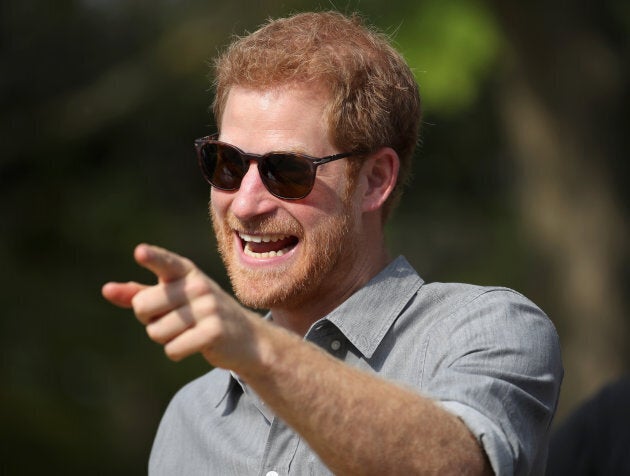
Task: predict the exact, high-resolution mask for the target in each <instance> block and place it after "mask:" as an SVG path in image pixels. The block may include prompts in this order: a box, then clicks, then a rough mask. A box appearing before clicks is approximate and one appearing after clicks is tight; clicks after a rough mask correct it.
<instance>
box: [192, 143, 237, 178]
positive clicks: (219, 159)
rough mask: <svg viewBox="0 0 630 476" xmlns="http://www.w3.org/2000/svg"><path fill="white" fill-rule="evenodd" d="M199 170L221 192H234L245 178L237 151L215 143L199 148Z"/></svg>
mask: <svg viewBox="0 0 630 476" xmlns="http://www.w3.org/2000/svg"><path fill="white" fill-rule="evenodd" d="M199 153H200V157H201V169H202V171H203V174H204V176H205V177H206V180H208V182H210V183H211V184H212V185H214V186H215V187H216V188H219V189H221V190H236V189H238V188H239V187H240V185H241V180H242V179H243V177H244V176H245V172H246V171H245V165H244V163H243V159H242V157H241V154H240V152H239V151H238V150H236V149H234V148H232V147H229V146H226V145H223V144H216V143H212V142H210V143H208V144H205V145H203V146H202V147H201V149H200V151H199Z"/></svg>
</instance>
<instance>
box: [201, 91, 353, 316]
mask: <svg viewBox="0 0 630 476" xmlns="http://www.w3.org/2000/svg"><path fill="white" fill-rule="evenodd" d="M325 106H326V96H325V95H324V94H322V93H320V92H317V91H313V90H306V89H301V88H300V89H294V88H291V89H287V88H284V89H280V90H274V91H255V90H250V89H244V88H239V87H235V88H233V89H232V90H231V91H230V94H229V97H228V100H227V103H226V106H225V110H224V115H223V118H222V123H221V136H220V140H221V141H223V142H227V143H230V144H233V145H235V146H237V147H238V148H240V149H241V150H243V151H245V152H251V153H257V154H264V153H266V152H271V151H295V152H302V153H306V154H308V155H311V156H315V157H323V156H327V155H332V154H335V153H339V152H345V151H339V150H336V149H335V147H333V145H332V144H331V143H330V141H329V140H328V137H327V123H326V120H325V116H324V109H325ZM346 166H347V161H346V160H345V159H343V160H338V161H335V162H330V163H328V164H325V165H323V166H320V167H319V168H318V170H317V176H316V180H315V185H314V188H313V190H312V192H311V193H310V194H309V195H308V196H306V197H305V198H303V199H301V200H291V201H289V200H282V199H279V198H276V197H274V196H273V195H271V194H270V193H269V192H268V191H267V189H266V188H265V187H264V185H263V183H262V182H261V179H260V176H259V174H258V169H257V165H256V163H255V162H252V163H251V165H250V167H249V170H248V172H247V174H246V175H245V177H244V178H243V181H242V183H241V186H240V188H239V189H238V190H236V191H233V192H226V191H221V190H218V189H215V188H212V192H211V202H210V211H211V216H212V222H213V226H214V230H215V233H216V236H217V241H218V244H219V250H220V252H221V255H222V257H223V260H224V262H225V264H226V267H227V270H228V273H229V275H230V279H231V281H232V285H233V287H234V291H235V293H236V295H237V297H238V298H239V299H240V300H241V302H242V303H243V304H245V305H248V306H251V307H255V308H285V309H290V308H296V307H298V306H303V305H305V304H307V303H309V302H311V303H312V302H316V301H317V300H322V301H326V300H334V299H335V297H336V294H340V293H343V292H344V291H345V290H344V288H345V287H348V286H352V284H353V282H354V281H353V279H354V278H356V276H353V272H352V271H353V269H355V268H356V261H357V252H356V251H357V247H356V243H355V242H353V239H352V236H355V235H357V234H358V228H357V223H358V221H359V219H358V217H359V213H358V210H359V208H358V207H357V206H356V205H354V204H353V203H354V200H353V197H352V192H353V187H352V186H350V185H349V183H348V180H347V177H346Z"/></svg>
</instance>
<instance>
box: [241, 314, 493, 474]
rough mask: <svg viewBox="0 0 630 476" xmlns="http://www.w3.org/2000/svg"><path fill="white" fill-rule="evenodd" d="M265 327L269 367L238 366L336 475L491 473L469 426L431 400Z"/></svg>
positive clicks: (263, 338)
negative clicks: (242, 367) (241, 367)
mask: <svg viewBox="0 0 630 476" xmlns="http://www.w3.org/2000/svg"><path fill="white" fill-rule="evenodd" d="M260 331H261V332H262V334H261V336H260V345H261V349H262V352H261V354H260V355H261V356H263V361H262V362H261V363H262V367H258V366H252V367H249V368H244V369H239V370H238V371H239V373H240V374H241V376H242V377H243V378H244V379H245V380H246V381H247V383H248V384H249V385H250V386H251V387H252V388H253V389H254V390H255V391H256V392H257V393H258V395H259V396H260V397H261V398H262V399H263V400H264V401H265V402H266V403H267V405H269V407H270V408H272V409H273V410H274V411H275V413H276V414H277V415H278V416H279V417H280V418H282V419H283V420H284V421H285V422H286V423H287V424H289V425H290V426H291V427H293V428H294V429H295V430H296V431H297V432H298V433H299V434H300V435H301V436H302V437H303V438H304V439H305V440H306V441H307V442H308V443H309V445H310V446H311V447H312V448H313V450H314V451H315V452H316V453H317V454H318V455H319V456H320V458H321V459H322V461H324V462H325V464H326V465H327V466H328V467H329V468H330V469H331V470H332V471H334V472H335V474H457V475H460V474H491V471H490V470H489V464H488V463H487V460H486V458H485V454H484V452H483V450H482V449H481V448H480V447H479V445H478V444H477V442H476V441H475V439H474V437H473V436H472V435H471V433H470V432H469V431H468V429H467V428H466V427H465V425H464V424H463V423H462V422H461V421H460V420H459V419H457V418H456V417H455V416H453V415H451V414H450V413H448V412H446V411H445V410H443V409H442V408H441V407H439V406H438V405H437V404H435V403H434V402H433V401H432V400H430V399H428V398H424V397H422V396H420V395H419V394H417V393H415V392H413V391H410V390H407V389H405V388H402V387H399V386H397V385H395V384H393V383H390V382H386V381H384V380H382V379H380V378H378V377H376V376H374V375H370V374H367V373H365V372H362V371H359V370H357V369H354V368H351V367H349V366H348V365H345V364H343V363H342V362H340V361H338V360H337V359H335V358H333V357H331V356H329V355H328V354H326V353H325V352H324V351H322V350H321V349H319V348H317V347H315V346H313V345H311V344H308V343H305V342H303V341H302V340H301V339H300V338H299V337H297V336H296V335H293V334H290V333H288V332H285V331H283V330H281V329H277V328H273V327H271V326H262V327H261V329H260Z"/></svg>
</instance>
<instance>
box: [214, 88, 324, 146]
mask: <svg viewBox="0 0 630 476" xmlns="http://www.w3.org/2000/svg"><path fill="white" fill-rule="evenodd" d="M327 109H328V95H327V94H325V93H324V92H323V91H322V90H321V88H312V87H300V86H283V87H278V88H273V89H265V90H257V89H251V88H244V87H240V86H236V87H233V88H232V89H231V90H230V92H229V93H228V97H227V100H226V104H225V108H224V112H223V117H222V118H221V124H220V128H219V129H220V131H221V132H220V139H221V140H222V141H225V142H229V143H232V144H234V145H236V146H238V147H240V148H242V149H243V150H246V151H248V152H254V153H264V152H268V151H270V150H300V151H303V152H306V153H309V154H310V155H318V154H322V153H328V152H329V151H330V149H331V144H330V141H329V138H328V132H329V127H328V120H327V114H326V113H327Z"/></svg>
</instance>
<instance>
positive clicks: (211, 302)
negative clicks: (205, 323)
mask: <svg viewBox="0 0 630 476" xmlns="http://www.w3.org/2000/svg"><path fill="white" fill-rule="evenodd" d="M196 305H197V306H196V307H197V309H198V312H199V313H200V314H201V315H202V316H205V317H209V316H213V315H215V314H216V313H217V307H218V303H217V299H216V297H215V296H213V295H212V294H206V295H205V296H203V297H201V298H198V299H197V303H196Z"/></svg>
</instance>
